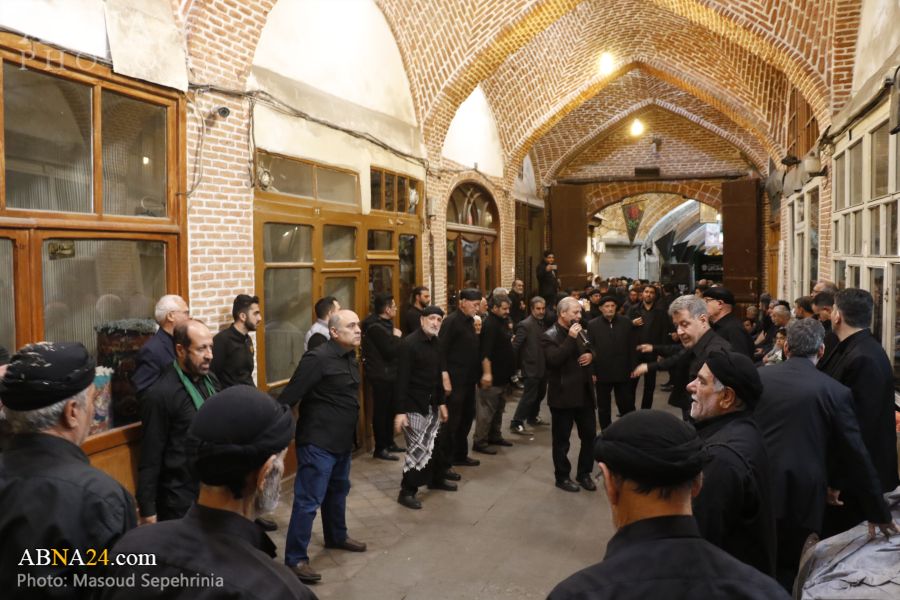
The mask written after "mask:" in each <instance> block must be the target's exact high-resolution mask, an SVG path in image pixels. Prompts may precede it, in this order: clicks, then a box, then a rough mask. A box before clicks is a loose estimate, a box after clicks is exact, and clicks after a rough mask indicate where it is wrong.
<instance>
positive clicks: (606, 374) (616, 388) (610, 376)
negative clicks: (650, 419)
mask: <svg viewBox="0 0 900 600" xmlns="http://www.w3.org/2000/svg"><path fill="white" fill-rule="evenodd" d="M618 308H619V299H618V297H617V296H604V297H603V299H602V300H601V301H600V310H601V311H602V316H601V317H600V318H599V319H594V320H593V321H591V322H590V323H588V326H587V330H588V333H589V334H590V336H591V340H592V341H593V343H594V353H595V354H596V355H597V360H596V361H594V373H595V375H596V378H597V417H598V418H599V420H600V428H601V429H604V428H606V427H608V426H609V424H610V423H612V394H613V392H615V394H616V407H617V408H618V409H619V415H620V416H621V415H624V414H626V413H630V412H631V411H633V410H634V386H633V385H632V383H631V379H630V378H629V375H630V374H631V370H632V369H633V368H634V366H635V364H636V362H637V356H636V352H635V349H634V344H632V343H631V335H632V333H631V330H632V325H631V321H629V320H628V318H627V317H623V316H622V315H618V314H616V311H617V310H618Z"/></svg>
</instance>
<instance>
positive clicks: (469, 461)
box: [453, 456, 481, 467]
mask: <svg viewBox="0 0 900 600" xmlns="http://www.w3.org/2000/svg"><path fill="white" fill-rule="evenodd" d="M480 464H481V461H480V460H478V459H477V458H470V457H468V456H467V457H465V458H458V459H456V460H454V461H453V466H454V467H477V466H478V465H480Z"/></svg>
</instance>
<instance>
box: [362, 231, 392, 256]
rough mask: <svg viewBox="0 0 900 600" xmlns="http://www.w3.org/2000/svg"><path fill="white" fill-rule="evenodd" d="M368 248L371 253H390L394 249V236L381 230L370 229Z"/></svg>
mask: <svg viewBox="0 0 900 600" xmlns="http://www.w3.org/2000/svg"><path fill="white" fill-rule="evenodd" d="M368 238H369V239H368V242H367V244H366V248H367V249H368V250H370V251H375V252H378V251H385V252H386V251H390V250H393V249H394V234H393V232H390V231H384V230H381V229H370V230H369V233H368Z"/></svg>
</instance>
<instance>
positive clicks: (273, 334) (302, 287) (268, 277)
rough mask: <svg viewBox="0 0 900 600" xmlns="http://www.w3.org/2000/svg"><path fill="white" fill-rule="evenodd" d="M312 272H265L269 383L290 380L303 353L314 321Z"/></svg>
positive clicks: (264, 296) (303, 270)
mask: <svg viewBox="0 0 900 600" xmlns="http://www.w3.org/2000/svg"><path fill="white" fill-rule="evenodd" d="M312 274H313V270H312V269H311V268H304V269H266V271H265V275H264V277H263V279H264V283H263V302H264V303H265V309H266V313H265V315H266V319H265V328H266V330H265V344H266V379H267V382H266V383H273V382H276V381H282V380H284V379H290V377H291V375H293V374H294V369H295V368H296V367H297V363H298V362H300V357H301V356H303V338H304V336H306V332H307V331H308V330H309V328H310V326H311V325H312V320H313V299H312V277H313V276H312Z"/></svg>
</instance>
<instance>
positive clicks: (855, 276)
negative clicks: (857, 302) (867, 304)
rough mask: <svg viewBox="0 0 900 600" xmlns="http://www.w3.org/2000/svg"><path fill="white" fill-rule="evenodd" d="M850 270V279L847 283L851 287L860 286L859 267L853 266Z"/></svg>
mask: <svg viewBox="0 0 900 600" xmlns="http://www.w3.org/2000/svg"><path fill="white" fill-rule="evenodd" d="M849 271H850V280H849V281H848V282H847V285H849V286H850V287H855V288H858V287H859V267H856V266H853V267H850V268H849Z"/></svg>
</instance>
